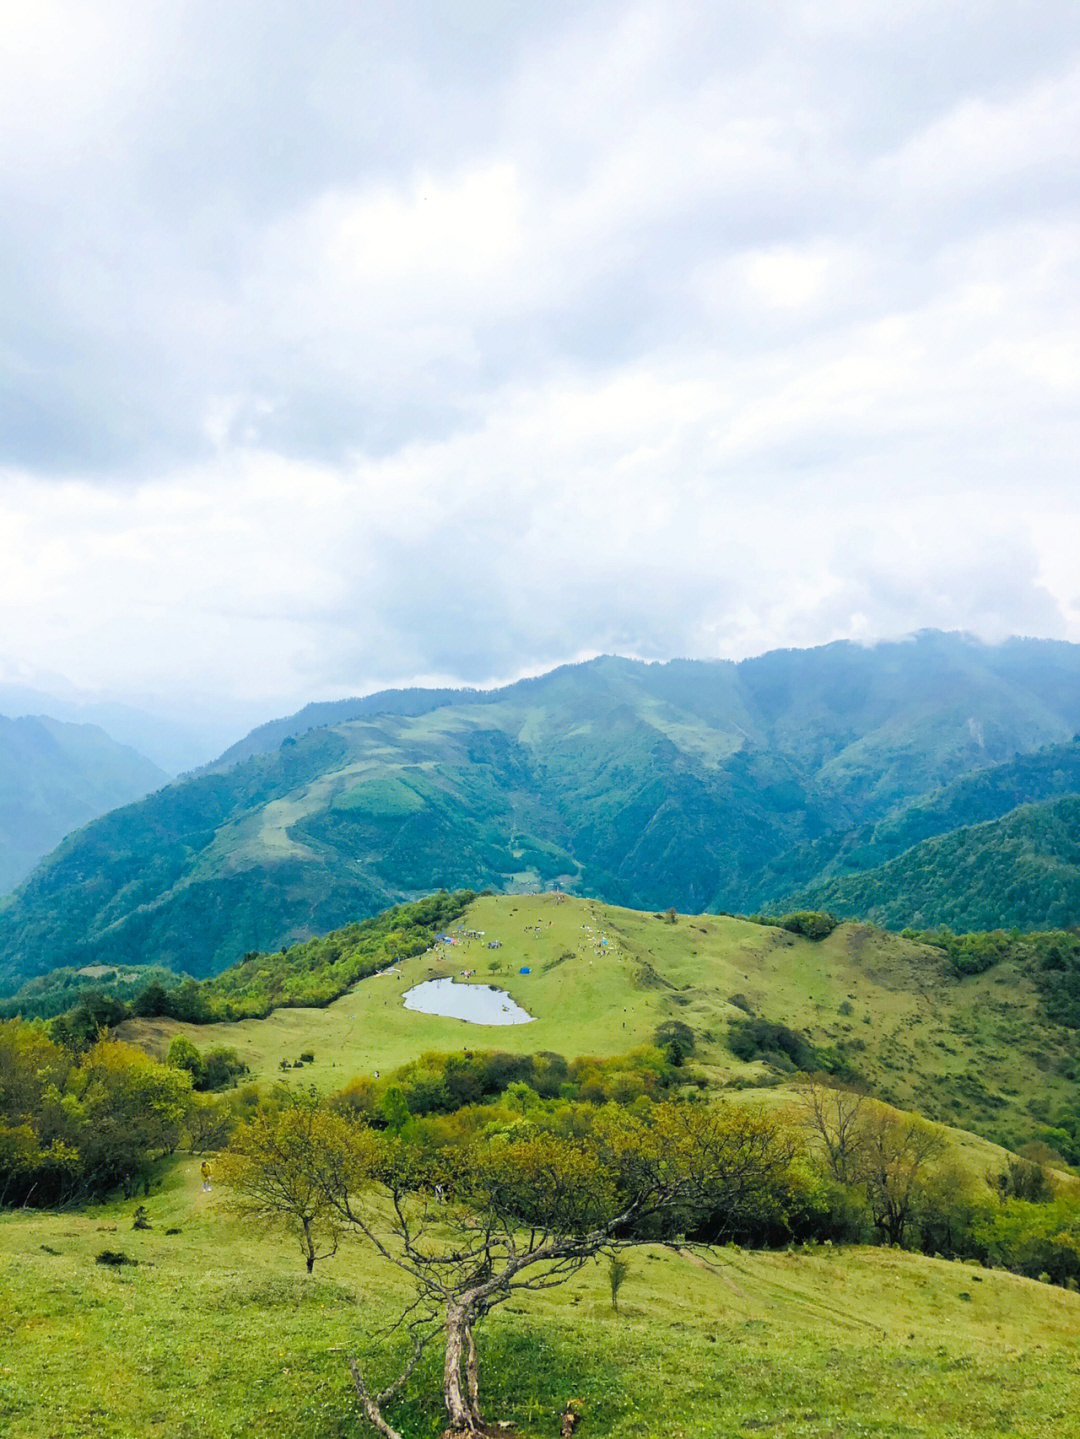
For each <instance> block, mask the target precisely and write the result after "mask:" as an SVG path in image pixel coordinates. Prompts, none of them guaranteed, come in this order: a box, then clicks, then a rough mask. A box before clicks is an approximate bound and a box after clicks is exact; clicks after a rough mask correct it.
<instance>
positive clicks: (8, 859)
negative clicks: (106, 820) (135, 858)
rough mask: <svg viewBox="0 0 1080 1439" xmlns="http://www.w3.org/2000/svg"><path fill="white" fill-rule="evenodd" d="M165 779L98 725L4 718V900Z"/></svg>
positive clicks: (0, 808) (0, 885) (0, 797)
mask: <svg viewBox="0 0 1080 1439" xmlns="http://www.w3.org/2000/svg"><path fill="white" fill-rule="evenodd" d="M166 778H167V776H166V775H165V773H164V772H163V771H162V770H160V769H158V767H157V766H156V765H155V764H152V763H151V762H150V760H148V759H145V758H144V757H143V756H142V755H141V754H138V753H137V752H136V751H135V750H133V749H129V748H128V747H127V746H126V745H121V744H117V742H116V741H115V740H113V739H111V738H110V737H109V736H108V735H107V734H106V733H105V731H104V730H102V729H99V728H98V727H97V726H96V725H87V724H68V723H65V722H63V721H61V720H54V719H48V718H46V717H45V716H43V715H37V716H33V717H30V716H24V717H22V718H19V719H7V718H5V717H4V716H2V715H0V893H2V892H3V891H5V890H8V889H11V888H12V886H13V885H15V884H17V883H18V882H19V881H20V880H22V879H25V877H26V876H27V875H28V874H29V873H30V871H31V869H33V867H34V865H35V864H36V863H37V862H38V861H39V860H40V859H41V857H42V856H43V855H45V854H48V852H49V851H50V850H51V849H52V848H53V847H54V846H55V845H56V844H58V843H59V841H60V840H61V839H62V838H63V837H64V835H66V834H67V833H68V832H69V831H70V830H73V829H75V828H77V827H78V826H79V825H83V824H86V823H87V821H89V820H92V819H95V818H96V817H97V816H98V815H100V814H103V813H105V811H106V810H110V809H112V808H114V807H115V806H116V805H120V804H127V803H128V802H129V801H130V800H134V799H139V798H141V797H142V796H143V795H145V794H146V793H147V792H148V791H150V790H152V789H156V788H157V787H158V786H159V785H162V784H164V783H165V781H166Z"/></svg>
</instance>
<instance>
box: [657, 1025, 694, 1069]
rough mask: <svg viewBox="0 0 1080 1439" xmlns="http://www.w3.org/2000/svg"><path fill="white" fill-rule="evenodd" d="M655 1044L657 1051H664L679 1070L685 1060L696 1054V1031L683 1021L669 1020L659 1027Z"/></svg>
mask: <svg viewBox="0 0 1080 1439" xmlns="http://www.w3.org/2000/svg"><path fill="white" fill-rule="evenodd" d="M653 1043H654V1044H655V1045H656V1047H657V1049H662V1050H663V1051H664V1052H665V1054H666V1055H667V1057H668V1060H669V1061H670V1063H671V1064H673V1065H674V1066H675V1067H676V1068H678V1067H679V1066H681V1064H682V1062H683V1060H684V1059H686V1058H687V1057H688V1056H689V1055H691V1054H693V1052H694V1047H695V1040H694V1031H693V1030H692V1029H691V1028H690V1026H689V1025H688V1024H684V1023H683V1022H682V1020H681V1019H669V1020H667V1021H666V1022H665V1023H664V1024H661V1025H658V1026H657V1028H656V1031H655V1033H654V1034H653Z"/></svg>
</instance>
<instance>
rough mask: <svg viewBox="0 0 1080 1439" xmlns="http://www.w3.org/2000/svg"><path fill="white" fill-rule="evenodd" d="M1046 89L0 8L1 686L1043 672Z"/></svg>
mask: <svg viewBox="0 0 1080 1439" xmlns="http://www.w3.org/2000/svg"><path fill="white" fill-rule="evenodd" d="M376 12H377V13H376ZM1078 79H1080V24H1078V19H1077V12H1076V8H1075V6H1074V5H1072V4H1065V3H1048V4H1044V5H1040V6H1038V7H1035V8H1034V9H1031V8H1030V7H1029V8H1028V9H1027V10H1023V11H1022V10H1021V9H1019V8H1018V7H1016V6H1013V5H1006V4H1004V3H988V4H986V5H982V6H978V7H972V6H966V5H960V4H956V3H947V4H936V5H930V4H924V3H917V4H914V5H909V6H905V7H897V6H895V5H891V6H890V5H885V4H878V3H869V4H865V3H864V4H859V5H854V4H847V3H842V4H829V5H819V4H796V3H790V4H780V5H776V6H771V7H762V6H752V5H749V4H743V3H726V4H722V5H715V4H693V3H691V4H685V5H679V6H674V7H673V6H670V5H661V4H658V3H644V4H638V5H632V6H614V5H609V4H599V3H594V4H584V5H575V6H570V5H568V4H556V5H544V6H540V5H534V4H525V5H519V6H514V7H503V6H493V5H488V4H479V3H477V4H435V3H427V4H407V5H399V6H393V7H381V8H380V7H375V10H372V9H371V7H368V8H363V7H357V6H355V5H352V4H345V3H340V4H338V3H334V4H331V5H329V6H324V7H320V9H319V11H318V13H317V15H314V16H313V15H312V14H311V13H309V12H304V11H302V10H301V9H300V8H299V7H297V6H295V5H285V4H280V3H279V4H274V3H271V4H268V5H260V6H254V5H251V4H248V3H241V4H237V5H234V6H229V7H225V8H224V9H223V8H222V7H220V6H213V7H212V6H210V5H209V4H207V3H193V4H190V5H185V6H182V7H175V6H165V5H160V4H149V5H146V4H144V5H134V4H132V3H129V0H102V3H99V4H96V5H93V6H84V5H76V4H69V3H63V0H61V3H58V4H56V5H54V6H50V7H49V8H48V10H47V11H44V12H43V11H41V10H40V9H38V10H34V11H31V10H29V9H24V12H23V14H22V15H18V14H14V13H13V14H12V16H10V17H6V23H5V26H4V35H3V38H2V40H0V203H2V204H3V209H4V214H5V226H4V228H3V234H2V235H0V272H2V273H3V274H4V276H5V284H4V287H3V295H2V297H0V306H2V323H3V336H4V339H3V344H2V346H0V577H2V578H0V621H2V631H3V633H2V636H0V647H2V648H3V650H4V651H5V653H7V654H10V655H11V657H12V660H13V661H14V662H15V664H16V665H18V666H23V667H27V666H29V667H30V668H31V669H33V670H34V671H35V672H37V671H52V672H55V673H56V674H62V675H64V676H67V677H68V679H69V680H70V682H71V683H72V685H73V686H74V687H75V689H76V690H77V691H78V692H80V693H81V692H85V691H93V692H95V693H98V694H102V695H105V696H107V697H108V698H110V699H112V700H123V701H125V702H128V703H132V702H134V701H135V698H136V696H147V695H149V696H152V697H153V698H154V704H155V705H158V706H164V707H165V708H167V709H169V710H171V711H172V712H174V713H176V712H178V711H181V710H182V709H183V708H184V707H185V706H190V705H192V704H196V703H197V697H199V696H213V697H214V698H213V701H212V705H216V706H218V707H219V709H220V712H221V714H223V715H224V714H226V713H229V714H234V715H235V714H238V713H239V707H240V706H242V705H243V706H248V708H247V710H246V711H245V712H244V716H243V720H242V722H241V723H240V724H238V725H237V726H236V727H237V729H239V728H240V727H242V724H244V723H251V722H254V719H255V718H256V717H257V716H256V713H255V710H256V709H257V710H258V713H259V714H261V715H266V714H270V713H274V712H275V711H277V712H280V711H281V709H283V708H286V707H288V706H290V705H297V704H300V703H302V702H303V701H305V700H308V699H312V698H321V697H331V696H333V695H337V694H341V693H344V692H349V691H352V692H356V691H362V690H370V689H373V688H376V687H378V686H380V685H386V684H395V683H401V682H403V681H405V682H407V681H409V680H410V679H412V678H414V677H418V676H444V677H446V678H447V679H448V680H450V681H453V682H457V683H466V684H478V683H485V682H489V681H491V680H492V679H493V678H505V677H510V676H513V675H516V674H520V673H522V672H524V671H527V670H530V669H531V670H533V671H535V670H537V669H541V668H544V667H546V666H550V665H552V664H556V663H559V662H561V661H563V660H566V659H568V658H572V657H577V656H581V655H584V654H595V653H599V652H603V651H622V652H630V653H634V654H637V655H640V656H643V657H647V658H662V657H667V656H670V655H672V654H692V655H698V656H727V657H731V658H740V657H743V656H746V655H750V654H754V653H760V652H761V651H763V650H766V649H769V648H771V647H775V646H779V645H796V646H798V645H807V644H815V643H819V642H822V641H825V640H829V639H833V638H837V637H840V636H849V637H854V638H860V639H872V638H875V637H877V636H888V635H897V634H902V633H906V632H908V631H911V630H914V629H917V628H920V627H923V626H940V627H943V628H963V629H967V630H970V631H972V632H974V633H977V634H979V635H982V636H984V637H986V638H990V639H995V638H1001V637H1003V636H1005V635H1007V634H1009V633H1013V632H1017V631H1020V632H1025V633H1035V634H1041V635H1045V636H1059V637H1068V638H1073V639H1076V638H1078V637H1080V587H1078V586H1077V583H1076V581H1075V565H1074V556H1075V553H1076V551H1077V547H1078V544H1080V513H1078V512H1077V509H1076V505H1075V500H1074V488H1075V460H1076V455H1077V453H1078V452H1080V436H1078V434H1077V413H1078V409H1077V399H1078V390H1080V350H1078V343H1077V335H1078V333H1080V326H1078V323H1077V321H1078V315H1077V309H1078V298H1080V282H1078V279H1077V275H1078V273H1080V272H1078V268H1077V264H1076V260H1077V248H1078V236H1080V213H1078V204H1077V194H1078V191H1077V177H1076V169H1075V162H1074V156H1073V149H1074V145H1073V137H1074V136H1075V135H1076V133H1077V129H1078V123H1080V102H1078V100H1077V96H1078V95H1080V83H1078ZM49 688H52V687H51V686H50V687H49ZM139 703H142V701H141V700H140V701H139ZM199 703H201V702H199ZM151 707H153V706H151Z"/></svg>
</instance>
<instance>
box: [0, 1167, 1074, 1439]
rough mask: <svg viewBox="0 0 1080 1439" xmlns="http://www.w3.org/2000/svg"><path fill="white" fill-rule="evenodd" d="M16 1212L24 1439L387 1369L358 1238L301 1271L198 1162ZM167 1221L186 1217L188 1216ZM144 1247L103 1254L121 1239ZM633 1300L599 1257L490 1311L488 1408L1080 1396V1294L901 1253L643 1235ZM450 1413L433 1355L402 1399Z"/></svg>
mask: <svg viewBox="0 0 1080 1439" xmlns="http://www.w3.org/2000/svg"><path fill="white" fill-rule="evenodd" d="M145 1203H146V1208H147V1211H148V1214H149V1218H150V1221H151V1223H152V1225H153V1227H152V1228H151V1229H150V1230H144V1231H134V1230H133V1229H132V1227H131V1214H132V1210H133V1208H134V1204H133V1202H130V1201H129V1202H127V1203H113V1204H108V1205H104V1206H100V1207H95V1208H92V1209H87V1210H83V1211H80V1212H78V1213H37V1214H30V1213H25V1212H23V1213H17V1214H16V1213H6V1214H4V1215H2V1216H0V1293H2V1294H3V1295H4V1303H3V1305H2V1306H0V1432H2V1433H3V1434H4V1435H5V1436H7V1439H83V1436H85V1439H91V1436H92V1439H147V1436H155V1439H197V1436H198V1439H202V1436H206V1439H210V1436H213V1439H230V1436H235V1439H240V1436H248V1435H251V1436H268V1439H342V1436H353V1435H357V1436H360V1435H362V1434H364V1433H370V1432H371V1431H370V1430H368V1429H367V1428H366V1427H365V1426H363V1425H362V1424H361V1423H360V1421H359V1420H358V1419H357V1418H356V1416H355V1413H354V1409H353V1405H352V1400H351V1393H350V1390H349V1388H348V1381H347V1375H346V1372H345V1368H344V1362H343V1353H344V1352H345V1351H346V1350H348V1351H349V1352H354V1351H355V1352H356V1353H358V1354H359V1355H360V1356H361V1359H362V1361H363V1362H364V1363H365V1364H366V1367H367V1368H368V1369H369V1370H370V1372H371V1373H372V1375H373V1376H374V1377H375V1378H376V1379H377V1378H378V1377H379V1373H380V1355H381V1356H382V1365H383V1369H382V1372H388V1371H387V1369H386V1367H385V1366H386V1364H387V1353H388V1351H387V1349H386V1341H384V1340H382V1339H377V1338H374V1337H373V1336H375V1335H376V1334H377V1331H379V1330H380V1329H381V1328H384V1327H385V1326H386V1325H387V1324H388V1323H389V1322H390V1321H391V1320H392V1319H393V1318H394V1317H395V1316H396V1312H397V1309H396V1306H397V1305H398V1304H399V1302H400V1300H401V1298H403V1297H404V1290H402V1291H401V1293H399V1292H398V1290H397V1287H396V1280H395V1277H394V1275H393V1272H392V1271H391V1270H389V1269H388V1268H387V1267H386V1266H385V1265H382V1264H381V1263H380V1262H379V1261H377V1260H376V1259H374V1258H373V1257H372V1256H370V1255H369V1254H367V1253H365V1252H364V1251H363V1250H362V1249H360V1248H359V1247H358V1246H357V1245H355V1244H349V1245H348V1246H344V1247H343V1248H342V1250H341V1251H340V1253H339V1254H338V1256H337V1257H336V1258H334V1259H330V1260H327V1261H324V1262H322V1263H320V1264H319V1265H318V1266H317V1268H316V1271H315V1274H314V1276H312V1277H310V1278H309V1277H308V1276H307V1275H306V1274H305V1273H304V1270H303V1266H302V1263H301V1260H300V1256H299V1253H298V1251H296V1250H295V1249H294V1248H292V1247H291V1246H290V1244H289V1243H288V1242H286V1241H283V1240H280V1239H278V1238H277V1237H274V1236H268V1235H266V1234H263V1233H260V1232H253V1231H250V1230H248V1229H246V1228H244V1227H242V1226H241V1225H240V1224H239V1223H238V1222H237V1221H236V1220H234V1219H233V1218H232V1217H231V1216H230V1215H229V1213H228V1211H227V1210H226V1208H225V1207H224V1205H223V1202H222V1198H221V1195H220V1194H219V1193H218V1192H217V1190H216V1189H215V1191H214V1192H213V1193H211V1194H210V1195H204V1194H203V1193H202V1192H201V1188H200V1183H199V1176H198V1163H197V1161H195V1160H187V1159H182V1160H177V1161H175V1162H173V1163H172V1164H171V1165H170V1166H169V1167H168V1168H167V1169H166V1170H165V1172H164V1176H163V1182H162V1185H161V1187H160V1188H159V1189H156V1190H155V1191H154V1192H153V1194H152V1196H151V1197H150V1198H149V1199H148V1200H146V1201H145ZM169 1229H174V1230H177V1231H178V1232H176V1233H173V1234H169V1233H167V1232H166V1231H167V1230H169ZM106 1248H108V1249H111V1250H115V1251H122V1252H124V1253H125V1254H127V1255H128V1256H129V1257H130V1258H132V1259H136V1260H138V1264H137V1265H135V1266H125V1267H122V1268H119V1269H111V1268H106V1267H104V1266H100V1265H98V1264H96V1263H95V1262H94V1261H95V1255H96V1254H98V1253H99V1252H100V1251H101V1250H102V1249H106ZM631 1262H632V1268H631V1272H630V1276H629V1278H628V1279H627V1281H626V1283H625V1286H624V1288H623V1290H622V1294H621V1296H620V1309H619V1312H618V1313H614V1312H613V1311H612V1308H611V1304H610V1299H609V1296H608V1294H607V1287H606V1281H605V1275H604V1271H603V1269H602V1267H590V1268H588V1269H586V1270H585V1271H584V1272H583V1273H582V1274H580V1275H579V1276H578V1277H577V1278H576V1279H575V1280H573V1281H572V1282H571V1283H570V1284H568V1285H567V1286H565V1287H564V1288H562V1289H558V1290H554V1291H552V1292H550V1293H548V1294H541V1295H538V1296H534V1297H533V1299H532V1300H531V1301H529V1302H528V1303H527V1304H526V1303H521V1304H517V1303H515V1305H514V1306H513V1309H512V1310H504V1311H500V1312H499V1313H498V1314H497V1315H496V1316H494V1317H493V1318H492V1319H491V1320H489V1321H488V1323H487V1324H486V1326H485V1327H484V1328H483V1329H482V1330H481V1331H480V1345H481V1363H482V1365H484V1366H485V1384H486V1391H487V1396H488V1397H487V1403H486V1409H487V1412H488V1414H489V1415H490V1417H491V1418H492V1419H498V1420H507V1421H511V1422H513V1423H514V1424H516V1425H517V1427H518V1429H519V1432H520V1433H521V1435H523V1436H525V1439H541V1436H549V1435H550V1436H554V1435H556V1434H557V1433H558V1424H559V1420H558V1415H559V1413H560V1411H561V1410H562V1407H563V1405H564V1403H565V1401H566V1400H567V1399H568V1398H569V1397H571V1396H574V1397H576V1398H579V1399H581V1400H582V1401H583V1419H582V1423H581V1426H580V1428H579V1430H578V1433H579V1434H580V1435H582V1436H584V1439H588V1436H589V1435H597V1436H600V1435H603V1436H606V1439H630V1436H635V1439H751V1436H755V1435H759V1434H773V1435H781V1436H784V1439H795V1436H799V1439H811V1436H819V1439H826V1436H828V1439H854V1436H864V1435H865V1436H874V1439H914V1436H920V1439H969V1436H971V1439H974V1436H982V1435H987V1434H994V1435H1002V1436H1015V1439H1050V1436H1052V1435H1053V1436H1055V1439H1056V1436H1061V1435H1065V1434H1068V1433H1070V1432H1073V1431H1071V1430H1070V1428H1069V1426H1070V1424H1072V1423H1073V1420H1074V1417H1075V1415H1076V1413H1078V1412H1080V1368H1078V1366H1077V1362H1076V1354H1077V1346H1078V1345H1080V1296H1078V1295H1076V1294H1072V1293H1068V1292H1066V1291H1064V1290H1061V1289H1055V1288H1052V1287H1050V1286H1048V1285H1043V1284H1039V1283H1036V1282H1034V1281H1031V1280H1025V1279H1020V1278H1017V1277H1014V1276H1012V1275H1008V1274H1005V1273H1002V1272H999V1271H990V1270H983V1269H979V1268H974V1267H970V1266H967V1265H963V1264H957V1263H951V1262H947V1261H944V1260H935V1259H926V1258H922V1257H919V1256H916V1255H911V1254H906V1253H901V1252H900V1251H897V1250H890V1249H862V1248H860V1249H846V1250H839V1249H837V1250H832V1249H831V1248H829V1247H828V1246H821V1247H814V1248H811V1249H806V1250H792V1251H781V1252H775V1253H768V1252H766V1253H762V1252H757V1253H751V1252H745V1251H741V1250H738V1249H734V1248H723V1249H716V1250H707V1251H700V1252H697V1253H694V1254H689V1253H687V1252H676V1251H674V1250H672V1249H667V1248H661V1247H654V1248H648V1247H647V1248H644V1249H641V1250H638V1251H636V1252H635V1253H634V1254H633V1255H632V1260H631ZM392 1417H393V1419H394V1422H395V1423H396V1424H397V1425H398V1427H399V1428H401V1429H402V1431H403V1433H404V1434H405V1435H406V1439H434V1436H436V1435H437V1434H438V1433H439V1432H440V1429H441V1427H442V1424H443V1415H442V1411H441V1405H440V1403H439V1391H438V1383H437V1376H436V1375H435V1374H434V1373H433V1372H430V1371H428V1372H423V1373H421V1374H419V1375H418V1376H416V1378H415V1379H414V1380H413V1381H412V1382H411V1384H410V1387H409V1389H408V1391H407V1393H406V1396H405V1398H404V1400H403V1401H402V1402H401V1403H399V1404H398V1405H396V1406H395V1408H394V1409H393V1411H392Z"/></svg>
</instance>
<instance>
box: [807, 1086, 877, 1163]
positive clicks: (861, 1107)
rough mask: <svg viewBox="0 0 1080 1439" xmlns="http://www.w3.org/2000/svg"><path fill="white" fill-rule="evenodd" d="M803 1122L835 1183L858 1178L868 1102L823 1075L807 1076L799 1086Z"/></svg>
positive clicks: (855, 1091) (862, 1095) (863, 1152)
mask: <svg viewBox="0 0 1080 1439" xmlns="http://www.w3.org/2000/svg"><path fill="white" fill-rule="evenodd" d="M798 1093H799V1098H800V1100H801V1103H802V1108H803V1123H804V1124H805V1126H806V1128H807V1129H808V1130H809V1131H810V1133H811V1135H812V1136H813V1137H814V1139H815V1140H816V1141H817V1143H818V1144H819V1146H820V1151H821V1156H822V1159H823V1160H824V1163H825V1167H826V1169H827V1170H828V1172H829V1174H830V1175H831V1176H832V1178H833V1179H835V1180H836V1181H837V1183H838V1184H854V1183H856V1182H857V1181H858V1180H859V1179H860V1178H861V1173H862V1164H863V1159H864V1156H865V1150H866V1121H867V1119H868V1117H869V1114H870V1107H871V1106H870V1101H869V1100H868V1099H867V1096H866V1095H865V1094H864V1093H861V1092H860V1091H859V1090H855V1089H849V1088H846V1087H845V1086H844V1085H842V1084H839V1083H838V1082H837V1081H836V1080H835V1079H831V1078H829V1077H828V1076H826V1075H819V1074H815V1075H810V1076H808V1077H807V1078H806V1079H804V1080H802V1081H801V1082H800V1084H799V1085H798Z"/></svg>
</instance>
